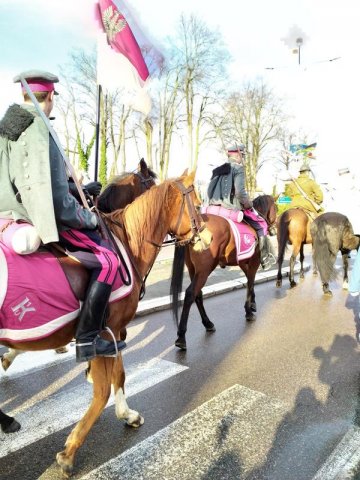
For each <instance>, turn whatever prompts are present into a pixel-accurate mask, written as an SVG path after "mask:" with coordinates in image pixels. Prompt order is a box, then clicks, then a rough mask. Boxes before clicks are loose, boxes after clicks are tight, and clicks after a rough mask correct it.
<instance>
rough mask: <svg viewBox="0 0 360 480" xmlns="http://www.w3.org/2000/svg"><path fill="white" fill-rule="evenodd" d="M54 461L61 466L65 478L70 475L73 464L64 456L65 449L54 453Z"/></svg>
mask: <svg viewBox="0 0 360 480" xmlns="http://www.w3.org/2000/svg"><path fill="white" fill-rule="evenodd" d="M56 461H57V464H58V465H59V467H60V468H61V471H62V474H63V475H64V477H65V478H69V477H71V475H72V473H73V471H74V465H73V464H72V463H70V460H69V459H68V458H67V457H66V454H65V451H64V452H59V453H58V454H57V455H56Z"/></svg>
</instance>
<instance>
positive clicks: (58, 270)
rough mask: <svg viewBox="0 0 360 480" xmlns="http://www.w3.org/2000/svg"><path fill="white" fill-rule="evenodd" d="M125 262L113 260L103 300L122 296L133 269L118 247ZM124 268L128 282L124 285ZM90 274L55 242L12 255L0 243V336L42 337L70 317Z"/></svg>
mask: <svg viewBox="0 0 360 480" xmlns="http://www.w3.org/2000/svg"><path fill="white" fill-rule="evenodd" d="M118 246H119V249H120V251H121V254H122V256H123V258H124V262H125V264H126V266H124V265H119V269H123V273H124V275H122V276H120V274H119V273H118V274H117V276H116V279H115V282H114V285H113V288H112V293H111V295H110V299H109V302H110V303H112V302H116V301H119V300H121V299H122V298H124V297H126V296H128V295H129V294H130V293H131V292H132V289H133V281H132V278H133V272H132V267H131V263H130V260H129V258H128V256H127V253H126V251H125V249H124V247H123V246H122V245H121V244H120V243H118ZM125 269H127V270H128V272H130V276H131V282H129V284H124V283H123V282H122V277H123V278H126V275H125ZM89 277H90V273H89V271H87V270H86V269H85V268H84V267H83V266H82V265H81V264H80V263H79V261H78V260H75V259H74V258H71V257H69V256H67V255H66V254H65V252H63V251H61V250H59V247H58V246H56V247H55V246H54V245H52V247H51V248H50V249H49V250H48V249H40V250H39V251H38V252H36V253H33V254H31V255H18V254H17V253H15V252H14V251H13V250H11V249H10V248H8V247H7V246H6V245H5V244H3V243H2V242H0V340H5V341H6V340H8V341H22V342H26V341H34V340H38V339H40V338H44V337H47V336H49V335H51V334H52V333H54V332H55V331H56V330H58V329H60V328H63V327H64V326H65V325H66V324H68V323H69V322H71V321H73V320H75V319H76V318H77V317H78V315H79V312H80V309H81V302H82V301H83V300H84V298H85V294H86V289H87V285H88V282H89Z"/></svg>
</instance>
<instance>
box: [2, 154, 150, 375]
mask: <svg viewBox="0 0 360 480" xmlns="http://www.w3.org/2000/svg"><path fill="white" fill-rule="evenodd" d="M156 178H157V175H156V173H154V172H153V171H152V170H151V169H150V168H149V167H148V166H147V164H146V162H145V160H144V159H143V158H142V159H141V160H140V162H139V165H138V168H137V170H136V171H134V172H130V173H129V172H125V173H123V174H121V175H119V176H116V177H115V178H114V179H113V180H112V181H111V182H110V183H109V184H108V185H107V186H106V187H105V189H104V190H103V192H102V193H101V194H100V196H99V197H98V201H97V207H98V209H99V210H100V211H101V212H104V213H110V212H113V211H114V210H118V209H120V208H125V207H126V205H129V203H131V202H133V201H134V200H135V198H137V197H139V196H140V195H141V194H143V193H144V192H145V191H146V190H148V189H149V188H151V187H152V186H153V185H155V180H156ZM55 351H56V352H57V353H63V352H66V351H67V347H64V346H63V347H60V348H57V349H56V350H55ZM21 353H23V352H22V351H20V350H15V349H12V348H10V349H9V351H8V352H6V353H4V354H3V355H2V356H1V357H0V360H1V365H2V367H3V369H4V370H5V371H6V370H7V369H8V368H9V367H10V365H11V364H12V363H13V361H14V360H15V358H16V357H17V356H18V355H20V354H21Z"/></svg>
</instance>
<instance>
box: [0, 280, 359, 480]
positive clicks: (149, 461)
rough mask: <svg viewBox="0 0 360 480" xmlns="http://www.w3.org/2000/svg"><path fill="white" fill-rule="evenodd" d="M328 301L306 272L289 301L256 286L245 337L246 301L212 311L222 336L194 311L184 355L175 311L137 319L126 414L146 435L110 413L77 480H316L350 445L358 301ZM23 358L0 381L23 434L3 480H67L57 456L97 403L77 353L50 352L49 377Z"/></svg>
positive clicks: (0, 452)
mask: <svg viewBox="0 0 360 480" xmlns="http://www.w3.org/2000/svg"><path fill="white" fill-rule="evenodd" d="M332 290H333V293H334V295H333V297H332V298H324V297H323V295H322V289H321V285H320V281H319V280H318V279H317V278H314V277H313V276H312V274H311V273H310V272H308V273H307V274H306V278H305V280H303V281H300V282H299V285H298V286H297V287H296V288H295V289H293V290H290V289H289V288H288V284H287V282H286V281H284V286H283V287H282V288H281V289H276V288H275V283H274V282H267V283H263V284H259V285H257V286H256V295H257V305H258V312H257V320H256V321H255V322H253V323H251V324H247V323H246V322H245V319H244V309H243V303H244V300H245V291H244V290H237V291H234V292H230V293H226V294H222V295H217V296H214V297H212V298H208V299H206V303H205V307H206V309H207V311H208V313H209V315H210V317H211V319H212V320H213V321H214V322H215V324H216V327H217V331H216V333H213V334H209V333H206V332H205V331H204V329H203V327H202V325H201V322H200V319H199V315H198V313H197V312H196V310H195V308H194V309H192V311H191V314H190V319H189V328H188V335H187V343H188V350H187V352H181V351H178V350H177V349H176V348H175V347H174V346H173V345H174V340H175V336H176V328H175V326H174V324H173V321H172V319H171V317H170V313H169V311H167V310H164V311H161V312H156V313H153V314H150V315H146V316H143V317H139V318H136V319H135V320H134V322H133V323H132V324H131V326H130V328H129V339H128V347H127V349H126V350H125V352H124V362H125V367H126V369H127V374H128V377H127V378H128V384H129V387H128V395H129V398H128V403H129V406H130V408H133V409H136V410H138V411H140V412H141V414H143V415H144V417H145V424H144V425H143V426H142V427H141V428H140V429H138V430H132V429H129V428H126V427H125V426H124V425H123V424H122V423H121V422H119V421H118V420H117V419H116V417H115V413H114V406H113V405H110V406H109V407H107V409H106V410H105V412H104V413H103V415H102V416H101V418H100V420H99V421H98V423H97V424H96V425H95V427H94V428H93V430H92V432H91V433H90V435H89V437H88V439H87V441H86V443H85V444H84V445H83V447H82V448H81V449H80V452H79V454H78V456H77V460H76V468H75V475H74V478H75V479H77V478H86V479H119V478H121V479H122V480H124V479H129V480H130V479H144V480H152V479H154V480H155V479H169V480H175V479H176V480H190V479H191V480H205V479H206V480H208V479H210V480H212V479H213V480H218V479H226V480H232V479H234V480H235V479H236V480H242V479H246V480H255V479H257V480H262V479H264V480H265V479H266V480H287V479H288V480H312V479H313V478H314V477H315V476H316V474H317V472H319V470H320V469H321V468H322V467H323V466H324V464H326V462H328V461H329V457H330V455H331V453H332V452H333V451H334V449H336V448H337V447H338V445H339V443H340V442H341V440H342V439H343V437H344V435H346V434H348V435H349V432H350V433H352V432H353V431H355V433H356V434H357V433H358V430H357V429H358V422H359V411H360V410H359V408H360V402H359V366H360V365H359V346H358V343H357V340H356V336H357V332H358V329H359V326H358V325H357V314H358V311H359V307H358V299H356V298H353V297H349V296H348V294H347V292H345V291H343V290H342V289H341V284H340V282H335V283H334V284H333V285H332ZM26 355H30V354H26ZM31 355H32V357H31V358H30V357H29V356H28V357H26V358H23V359H21V358H20V357H19V358H18V359H17V360H16V362H19V363H18V366H17V367H16V365H15V364H14V365H13V366H12V367H11V369H10V370H9V371H8V374H6V375H2V376H1V377H0V389H1V392H0V406H2V407H3V408H4V409H5V410H6V411H7V412H9V411H12V412H14V413H16V416H17V418H18V419H19V420H20V422H21V423H22V424H23V429H22V430H21V431H20V432H19V433H18V434H16V435H13V436H11V439H9V436H6V437H5V436H4V435H2V436H1V437H0V457H1V458H0V478H1V479H4V480H5V479H6V480H8V479H10V478H11V479H12V480H33V479H37V478H41V479H60V478H61V474H60V472H59V469H58V467H57V466H56V464H55V462H54V458H55V455H56V452H58V451H60V450H62V448H63V444H64V441H65V439H66V437H67V435H68V433H69V432H70V430H71V428H72V426H73V424H74V422H75V421H76V419H77V418H79V416H81V414H82V412H83V411H84V410H85V407H86V401H85V400H86V397H87V395H90V392H91V386H87V384H86V383H85V379H84V375H83V370H84V368H85V367H84V366H83V365H80V366H79V365H76V364H75V362H74V359H73V352H71V353H70V354H67V355H66V356H65V357H62V359H60V358H59V357H56V356H55V354H53V353H52V352H48V355H53V356H52V357H51V358H52V360H51V361H50V362H49V360H48V359H47V360H45V364H44V366H43V367H41V366H40V365H36V363H35V360H34V357H33V356H34V354H31ZM24 357H25V355H24ZM20 362H22V364H21V366H20ZM39 362H40V361H39ZM51 362H52V363H51ZM36 368H39V370H38V371H36V372H34V369H36ZM12 369H13V370H12ZM84 399H85V400H84ZM84 402H85V403H84ZM354 429H355V430H354ZM351 442H354V437H353V436H351V438H350V444H351ZM331 468H333V471H335V470H334V468H335V467H334V466H333V467H330V470H331ZM320 478H321V480H325V478H331V477H326V476H325V475H323V474H321V476H320V477H319V476H318V477H317V480H320ZM333 478H335V477H333ZM338 478H345V477H338ZM348 478H356V474H353V475H352V477H348Z"/></svg>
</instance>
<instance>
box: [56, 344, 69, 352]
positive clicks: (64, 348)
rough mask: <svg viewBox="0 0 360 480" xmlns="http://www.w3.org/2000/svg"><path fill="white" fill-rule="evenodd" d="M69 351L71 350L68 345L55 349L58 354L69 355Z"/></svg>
mask: <svg viewBox="0 0 360 480" xmlns="http://www.w3.org/2000/svg"><path fill="white" fill-rule="evenodd" d="M68 351H69V349H68V347H67V346H66V345H65V346H64V347H59V348H55V352H56V353H67V352H68Z"/></svg>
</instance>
